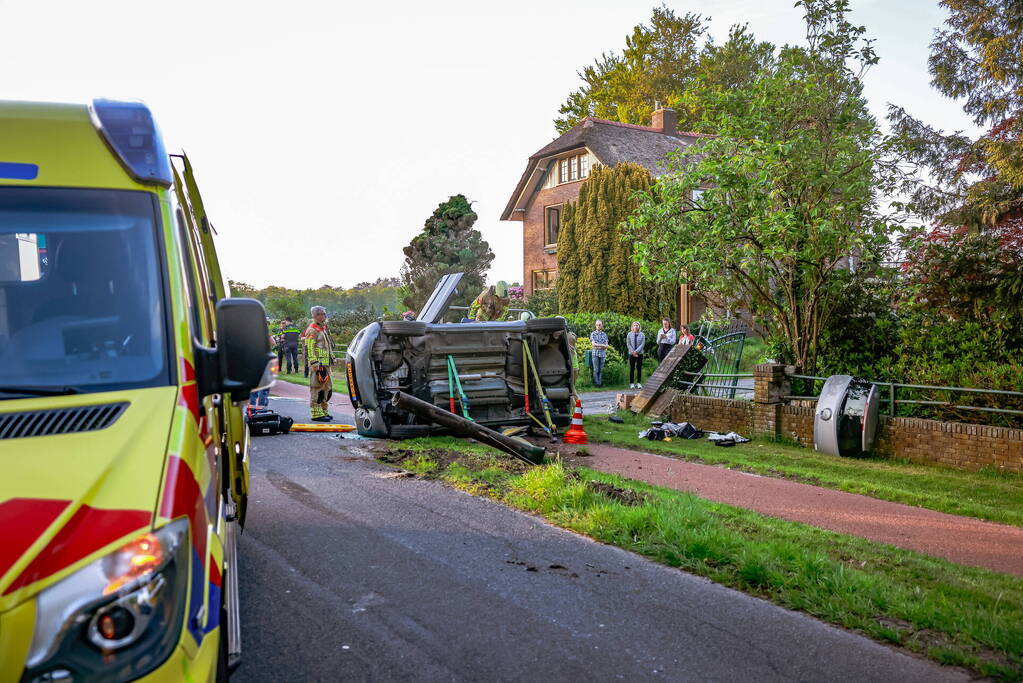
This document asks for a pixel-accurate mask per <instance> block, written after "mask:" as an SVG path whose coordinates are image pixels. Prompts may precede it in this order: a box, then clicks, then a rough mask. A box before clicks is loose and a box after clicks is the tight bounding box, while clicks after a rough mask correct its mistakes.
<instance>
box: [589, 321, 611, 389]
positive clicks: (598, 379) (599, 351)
mask: <svg viewBox="0 0 1023 683" xmlns="http://www.w3.org/2000/svg"><path fill="white" fill-rule="evenodd" d="M593 327H594V328H595V329H594V330H593V332H590V344H592V345H593V386H596V387H599V386H601V385H603V384H604V360H605V359H606V358H607V347H608V342H607V332H605V331H604V321H603V320H598V321H596V322H595V323H593Z"/></svg>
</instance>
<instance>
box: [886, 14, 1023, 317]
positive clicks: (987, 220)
mask: <svg viewBox="0 0 1023 683" xmlns="http://www.w3.org/2000/svg"><path fill="white" fill-rule="evenodd" d="M941 5H943V6H944V7H945V8H946V9H948V10H949V17H948V19H947V20H946V22H945V27H944V28H943V29H941V30H939V31H937V32H936V33H935V37H934V41H933V42H932V43H931V54H930V58H929V60H928V63H929V67H930V72H931V75H932V77H933V78H932V80H931V85H933V86H934V87H935V88H937V89H938V91H939V92H941V93H942V94H943V95H945V96H946V97H949V98H952V99H956V100H960V101H961V102H962V106H963V111H964V112H966V113H967V114H968V115H969V116H970V117H972V119H973V122H974V124H976V125H977V126H978V127H979V128H980V129H981V130H983V131H984V133H983V134H981V135H978V136H976V137H970V136H967V135H965V134H963V133H959V132H956V133H946V132H944V131H941V130H937V129H935V128H933V127H931V126H929V125H927V124H926V123H925V122H924V121H922V120H920V119H917V118H915V117H913V116H912V115H911V114H910V113H908V112H906V111H905V110H904V109H902V108H899V107H894V106H893V107H891V108H890V112H889V120H891V122H892V123H893V124H894V129H895V132H896V133H897V135H898V138H897V139H898V140H899V142H900V144H901V145H902V152H903V156H904V158H905V159H907V160H908V161H911V162H913V163H914V164H915V165H916V170H917V171H918V173H917V174H916V175H915V176H914V177H913V180H912V183H911V186H910V188H909V193H908V194H909V196H910V201H909V202H908V208H909V209H910V210H911V211H912V212H913V213H915V214H917V215H919V216H922V217H923V218H925V219H926V220H927V221H928V222H929V225H928V226H927V227H926V228H923V229H921V230H919V231H918V232H917V233H915V234H912V235H911V236H910V237H911V239H910V240H909V241H908V244H907V246H908V249H907V252H908V253H909V254H910V258H909V262H910V266H911V275H913V276H914V277H913V280H914V282H916V283H917V284H918V288H917V290H916V291H915V294H916V295H917V297H918V299H919V300H920V301H923V302H927V303H928V304H930V305H931V306H933V307H935V308H937V309H939V310H940V311H941V312H942V313H944V314H945V315H947V316H949V317H951V318H953V319H964V318H965V319H970V318H973V319H975V320H978V321H983V322H986V323H987V322H990V323H994V324H996V325H1000V326H1002V327H1004V328H1006V329H1013V328H1015V329H1018V328H1019V327H1020V321H1021V319H1023V303H1021V302H1023V49H1021V46H1023V3H1020V2H1019V1H1018V0H943V1H942V2H941Z"/></svg>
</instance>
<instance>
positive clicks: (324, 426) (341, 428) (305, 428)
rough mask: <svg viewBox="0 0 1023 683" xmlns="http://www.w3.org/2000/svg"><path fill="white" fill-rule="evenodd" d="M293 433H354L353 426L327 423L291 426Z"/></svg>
mask: <svg viewBox="0 0 1023 683" xmlns="http://www.w3.org/2000/svg"><path fill="white" fill-rule="evenodd" d="M291 431H293V432H354V431H355V425H339V424H330V423H329V422H317V423H315V424H293V425H291Z"/></svg>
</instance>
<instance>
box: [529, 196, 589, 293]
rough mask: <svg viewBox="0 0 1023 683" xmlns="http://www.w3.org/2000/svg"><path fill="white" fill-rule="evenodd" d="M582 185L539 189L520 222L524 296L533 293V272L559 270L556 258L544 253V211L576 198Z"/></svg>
mask: <svg viewBox="0 0 1023 683" xmlns="http://www.w3.org/2000/svg"><path fill="white" fill-rule="evenodd" d="M583 182H585V181H582V180H580V181H576V182H572V183H565V184H563V185H557V186H555V187H552V188H549V189H546V190H540V191H539V192H538V193H537V195H536V197H534V198H533V201H532V202H531V203H530V204H529V209H527V210H526V215H525V217H524V218H523V219H522V285H523V286H524V287H525V294H526V296H529V295H530V294H532V293H533V271H534V270H550V269H553V270H557V269H558V255H557V254H547V253H544V250H543V248H544V247H545V246H547V236H546V233H547V225H546V218H545V216H544V209H545V208H547V207H548V206H553V205H555V204H564V203H566V202H574V201H575V200H577V199H579V188H581V187H582V184H583ZM562 218H564V214H562Z"/></svg>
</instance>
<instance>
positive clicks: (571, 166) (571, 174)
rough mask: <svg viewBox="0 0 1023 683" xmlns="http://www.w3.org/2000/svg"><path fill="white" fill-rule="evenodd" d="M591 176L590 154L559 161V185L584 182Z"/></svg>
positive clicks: (577, 155)
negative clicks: (583, 180) (576, 181)
mask: <svg viewBox="0 0 1023 683" xmlns="http://www.w3.org/2000/svg"><path fill="white" fill-rule="evenodd" d="M589 175H590V157H589V155H588V154H586V153H583V154H576V155H574V156H570V157H565V158H564V159H561V160H560V161H558V184H559V185H560V184H561V183H571V182H573V181H575V180H582V179H584V178H587V177H589Z"/></svg>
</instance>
